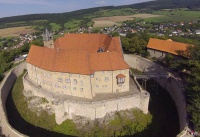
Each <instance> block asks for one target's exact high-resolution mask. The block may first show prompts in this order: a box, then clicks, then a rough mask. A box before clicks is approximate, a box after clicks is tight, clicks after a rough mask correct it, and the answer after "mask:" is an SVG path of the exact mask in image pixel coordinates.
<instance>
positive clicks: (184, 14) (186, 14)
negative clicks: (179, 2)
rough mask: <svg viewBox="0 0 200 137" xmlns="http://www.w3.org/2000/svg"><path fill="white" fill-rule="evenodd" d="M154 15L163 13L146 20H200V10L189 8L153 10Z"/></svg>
mask: <svg viewBox="0 0 200 137" xmlns="http://www.w3.org/2000/svg"><path fill="white" fill-rule="evenodd" d="M153 14H154V15H163V16H161V17H155V18H146V19H143V20H144V21H145V22H169V21H170V22H181V21H187V22H189V21H197V20H200V12H199V11H189V10H187V9H174V10H160V11H155V12H153Z"/></svg>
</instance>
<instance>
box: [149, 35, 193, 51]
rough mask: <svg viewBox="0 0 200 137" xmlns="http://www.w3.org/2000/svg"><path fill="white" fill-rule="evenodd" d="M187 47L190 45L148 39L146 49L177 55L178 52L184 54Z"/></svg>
mask: <svg viewBox="0 0 200 137" xmlns="http://www.w3.org/2000/svg"><path fill="white" fill-rule="evenodd" d="M188 46H191V45H190V44H186V43H180V42H174V41H172V40H160V39H154V38H150V40H149V43H148V45H147V48H150V49H155V50H159V51H164V52H168V53H171V54H174V55H178V53H177V52H178V51H183V52H185V51H186V50H187V47H188Z"/></svg>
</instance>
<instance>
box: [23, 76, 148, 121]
mask: <svg viewBox="0 0 200 137" xmlns="http://www.w3.org/2000/svg"><path fill="white" fill-rule="evenodd" d="M23 83H24V87H25V89H24V90H26V91H32V92H33V93H34V96H39V97H44V98H46V99H47V100H49V101H50V102H52V101H53V102H57V104H55V103H54V108H55V117H56V122H57V123H58V124H61V123H62V122H63V121H64V120H66V119H67V118H70V119H72V118H73V116H82V117H87V118H90V119H91V120H94V119H96V118H102V117H104V116H105V115H106V114H107V113H110V112H114V111H120V110H126V109H131V108H139V109H141V110H142V111H143V112H144V113H145V114H147V113H148V105H149V93H147V92H145V91H143V92H139V93H135V94H132V95H128V96H124V97H118V98H113V99H107V100H101V101H89V102H87V101H77V100H76V101H75V100H69V99H68V100H59V99H58V98H57V97H55V96H52V95H51V94H48V93H47V92H45V91H42V89H41V88H39V87H36V86H35V85H33V84H32V83H31V82H29V81H28V80H27V79H26V75H25V77H24V78H23ZM66 114H67V116H66V117H65V115H66Z"/></svg>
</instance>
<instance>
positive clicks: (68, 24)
mask: <svg viewBox="0 0 200 137" xmlns="http://www.w3.org/2000/svg"><path fill="white" fill-rule="evenodd" d="M81 21H82V20H71V21H68V22H66V23H65V24H64V27H65V28H67V29H73V28H79V26H80V23H81Z"/></svg>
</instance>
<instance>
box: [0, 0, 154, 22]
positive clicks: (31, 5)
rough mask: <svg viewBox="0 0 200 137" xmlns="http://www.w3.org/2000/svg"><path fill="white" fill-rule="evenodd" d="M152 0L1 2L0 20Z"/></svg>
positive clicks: (30, 0)
mask: <svg viewBox="0 0 200 137" xmlns="http://www.w3.org/2000/svg"><path fill="white" fill-rule="evenodd" d="M146 1H151V0H0V18H2V17H9V16H16V15H26V14H35V13H63V12H69V11H75V10H79V9H87V8H92V7H100V6H119V5H129V4H134V3H141V2H146Z"/></svg>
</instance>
